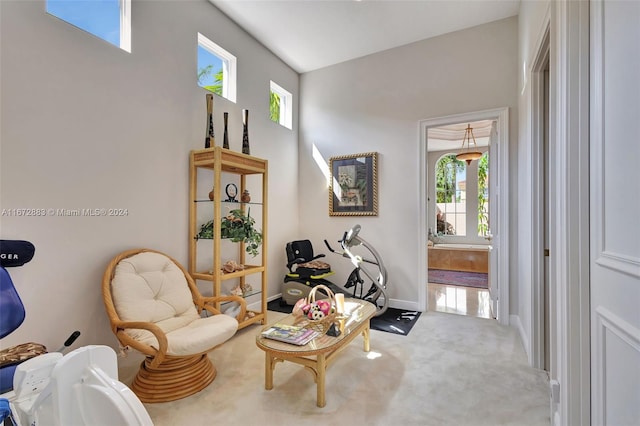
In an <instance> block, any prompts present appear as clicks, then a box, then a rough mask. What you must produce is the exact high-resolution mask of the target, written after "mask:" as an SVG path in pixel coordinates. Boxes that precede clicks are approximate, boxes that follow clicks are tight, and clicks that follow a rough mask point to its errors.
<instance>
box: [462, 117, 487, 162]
mask: <svg viewBox="0 0 640 426" xmlns="http://www.w3.org/2000/svg"><path fill="white" fill-rule="evenodd" d="M472 139H473V145H475V149H478V144H477V143H476V138H475V136H473V129H472V128H471V124H467V129H466V130H465V131H464V138H463V139H462V149H463V151H462V152H461V153H460V154H458V155H456V160H461V161H466V162H467V165H469V164H471V162H472V161H473V160H477V159H478V158H480V157H482V153H481V152H479V151H472V150H471V140H472ZM465 143H466V144H467V149H466V151H464V145H465Z"/></svg>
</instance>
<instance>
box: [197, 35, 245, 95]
mask: <svg viewBox="0 0 640 426" xmlns="http://www.w3.org/2000/svg"><path fill="white" fill-rule="evenodd" d="M198 86H200V87H202V88H204V89H206V90H208V91H210V92H213V93H215V94H217V95H220V96H222V97H223V98H226V99H228V100H230V101H231V102H235V101H236V57H235V56H233V55H232V54H231V53H229V52H227V51H226V50H224V49H223V48H222V47H220V46H218V45H217V44H215V43H214V42H212V41H211V40H209V39H208V38H206V37H205V36H203V35H202V34H200V33H198Z"/></svg>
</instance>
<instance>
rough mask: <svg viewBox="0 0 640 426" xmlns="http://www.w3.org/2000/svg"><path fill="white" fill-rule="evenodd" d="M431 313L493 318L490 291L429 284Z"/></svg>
mask: <svg viewBox="0 0 640 426" xmlns="http://www.w3.org/2000/svg"><path fill="white" fill-rule="evenodd" d="M427 301H428V305H427V309H428V310H429V311H436V312H445V313H450V314H458V315H466V316H470V317H477V318H491V304H490V298H489V290H486V289H478V288H473V287H462V286H455V285H446V284H436V283H429V285H428V299H427Z"/></svg>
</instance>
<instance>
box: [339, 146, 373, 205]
mask: <svg viewBox="0 0 640 426" xmlns="http://www.w3.org/2000/svg"><path fill="white" fill-rule="evenodd" d="M329 169H330V171H331V179H330V184H329V216H377V215H378V153H377V152H367V153H365V154H354V155H344V156H340V157H331V158H330V159H329Z"/></svg>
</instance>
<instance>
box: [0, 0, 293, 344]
mask: <svg viewBox="0 0 640 426" xmlns="http://www.w3.org/2000/svg"><path fill="white" fill-rule="evenodd" d="M0 15H1V18H0V19H1V21H0V24H1V25H0V28H1V37H0V39H1V52H2V54H1V80H0V83H1V88H2V94H1V102H2V103H1V111H2V115H1V120H2V122H1V133H0V137H1V155H2V157H1V160H0V161H1V163H0V164H1V166H2V167H1V175H0V176H1V197H0V208H2V209H16V208H44V209H48V208H55V209H58V208H64V209H82V208H123V209H128V215H127V216H124V217H51V216H46V217H9V216H3V217H1V219H0V220H1V223H0V224H1V229H0V236H1V237H2V238H3V239H25V240H29V241H31V242H33V243H34V244H35V246H36V254H35V257H34V259H33V261H31V262H30V263H28V264H26V265H24V266H23V267H21V268H14V269H11V270H10V271H9V272H10V274H11V275H12V277H13V280H14V283H15V284H16V287H17V288H18V291H19V293H20V296H21V298H22V301H23V303H24V305H25V306H26V310H27V317H26V320H25V322H24V324H23V325H22V326H21V327H20V328H19V329H18V330H17V331H15V332H14V333H13V334H11V335H10V336H8V337H6V338H4V339H3V340H2V342H1V346H2V347H8V346H11V345H14V344H18V343H23V342H27V341H35V342H40V343H43V344H45V345H46V346H47V347H49V348H57V347H59V346H60V345H61V344H62V342H63V341H64V339H66V337H67V336H68V335H69V334H70V333H71V332H72V331H73V330H76V329H77V330H80V331H81V333H82V336H81V337H80V339H79V340H78V344H80V345H85V344H96V343H101V344H115V338H114V337H113V335H112V334H111V332H110V330H109V328H108V322H107V318H106V314H105V313H104V307H103V304H102V298H101V292H100V284H101V279H102V274H103V272H104V269H105V267H106V265H107V263H108V261H109V260H110V259H111V258H112V257H113V256H114V255H116V254H117V253H119V252H120V251H122V250H125V249H129V248H134V247H150V248H154V249H158V250H161V251H164V252H166V253H168V254H171V255H172V256H174V257H176V258H177V259H178V260H179V261H181V262H183V263H185V264H186V262H187V253H188V252H187V242H188V240H187V238H188V236H187V226H188V219H187V217H188V155H189V151H190V150H192V149H200V148H204V135H205V114H206V109H205V91H204V90H203V89H201V88H199V87H198V86H197V84H196V48H197V33H198V32H201V33H203V34H204V35H205V36H207V37H208V38H210V39H211V40H213V41H215V42H216V43H218V44H220V45H221V46H223V47H224V48H225V49H227V50H228V51H229V52H231V53H232V54H235V55H236V56H237V58H238V86H239V87H238V96H237V104H232V103H230V102H228V101H226V100H223V99H222V98H219V97H217V96H216V97H215V100H214V109H215V111H216V112H217V115H216V116H215V126H216V129H217V131H216V133H217V136H218V138H219V139H218V140H219V142H218V144H221V136H222V129H223V125H222V112H223V111H229V112H230V121H231V122H232V123H233V126H231V129H230V138H231V149H234V150H238V151H239V150H240V149H241V116H240V111H241V110H242V109H243V108H247V109H249V111H250V123H249V132H250V141H251V152H252V154H253V155H255V156H258V157H263V158H267V159H268V160H269V167H270V169H269V183H270V187H269V202H270V203H269V204H270V215H269V217H270V223H269V243H270V244H269V247H268V249H269V268H270V271H269V283H270V288H269V293H270V294H276V293H278V292H279V291H280V285H279V284H280V283H281V282H282V276H283V274H284V272H285V268H284V265H285V263H286V258H285V255H284V245H285V243H286V242H287V241H290V240H291V239H293V238H294V234H295V230H296V229H297V227H298V209H297V202H296V197H297V196H298V192H297V181H298V180H297V167H296V163H297V146H298V145H297V144H298V137H297V129H298V123H297V120H296V119H295V118H294V123H293V130H288V129H285V128H283V127H282V126H280V125H278V124H276V123H273V122H271V121H270V120H269V118H268V113H269V106H268V100H269V80H274V81H276V82H277V83H278V84H280V85H281V86H283V87H284V88H286V89H287V90H288V91H290V92H291V93H293V95H294V117H297V98H298V81H299V77H298V75H297V73H295V72H294V71H293V70H292V69H290V68H289V67H288V66H286V65H285V64H284V63H283V62H281V61H280V60H279V59H277V58H276V57H275V56H274V55H272V54H271V53H270V52H269V51H268V50H266V49H265V48H264V47H263V46H262V45H260V44H259V43H258V42H256V41H255V40H254V39H253V38H251V37H250V36H249V35H248V34H247V33H246V32H244V31H243V30H241V29H239V28H238V27H237V26H236V25H235V24H234V23H232V22H231V21H230V20H229V19H228V18H226V17H225V16H224V15H223V14H222V13H220V12H219V11H218V10H217V9H216V8H215V7H214V6H212V5H211V4H210V3H209V2H207V1H205V0H199V1H180V2H178V1H176V2H165V1H134V2H133V5H132V53H131V54H129V53H126V52H124V51H121V50H120V49H118V48H116V47H114V46H112V45H111V44H108V43H106V42H103V41H102V40H100V39H98V38H96V37H93V36H91V35H89V34H87V33H84V32H83V31H81V30H78V29H77V28H75V27H73V26H71V25H68V24H67V23H65V22H63V21H61V20H59V19H57V18H55V17H53V16H50V15H48V14H47V13H46V12H45V4H44V1H42V0H41V1H28V2H24V1H19V2H14V1H2V2H0Z"/></svg>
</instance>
